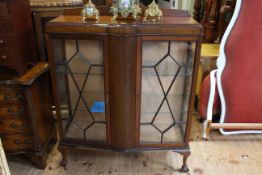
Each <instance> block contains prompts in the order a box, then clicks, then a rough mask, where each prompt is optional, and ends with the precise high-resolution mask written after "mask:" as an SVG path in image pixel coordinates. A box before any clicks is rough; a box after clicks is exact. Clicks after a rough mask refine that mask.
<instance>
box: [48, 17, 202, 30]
mask: <svg viewBox="0 0 262 175" xmlns="http://www.w3.org/2000/svg"><path fill="white" fill-rule="evenodd" d="M111 18H112V17H111V16H101V17H100V20H99V21H96V20H86V21H83V20H82V18H81V17H80V16H59V17H57V18H55V19H53V20H51V21H50V22H49V23H48V24H47V26H46V29H47V33H68V32H70V33H76V32H77V33H104V34H105V33H106V34H108V33H118V34H191V35H200V34H201V33H202V27H201V25H200V24H199V23H198V22H196V21H195V20H194V19H193V18H191V17H163V18H162V20H160V21H158V22H148V21H146V22H145V21H143V20H138V21H136V20H132V19H121V20H116V21H112V20H111Z"/></svg>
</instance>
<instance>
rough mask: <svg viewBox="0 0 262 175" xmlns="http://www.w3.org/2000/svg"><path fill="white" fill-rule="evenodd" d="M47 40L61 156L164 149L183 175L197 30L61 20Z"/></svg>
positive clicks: (167, 22)
mask: <svg viewBox="0 0 262 175" xmlns="http://www.w3.org/2000/svg"><path fill="white" fill-rule="evenodd" d="M46 32H47V40H48V54H49V63H50V68H51V77H52V82H53V83H52V84H53V96H54V98H55V106H56V113H57V118H58V125H59V126H60V127H59V130H60V134H61V142H60V148H61V150H63V151H65V152H66V150H68V149H70V148H83V147H84V148H87V147H89V148H98V149H110V150H120V151H142V150H161V149H168V150H173V151H175V152H178V153H180V154H182V155H183V166H182V169H181V170H182V171H184V172H185V171H187V170H188V168H187V165H186V160H187V158H188V156H189V154H190V148H189V144H188V141H189V133H190V125H191V116H192V110H193V108H192V107H193V102H194V96H195V95H194V92H195V91H194V88H195V82H196V77H197V75H196V74H197V68H198V64H199V52H200V44H201V38H202V36H203V31H202V27H201V26H200V24H199V23H197V22H196V21H195V20H194V19H192V18H190V17H163V19H162V20H160V21H158V22H144V21H142V20H138V21H134V20H130V19H127V20H117V21H112V20H111V17H110V16H101V18H100V20H99V21H93V20H91V21H85V22H84V21H82V19H81V17H80V16H60V17H58V18H56V19H54V20H52V21H50V22H49V23H48V24H47V26H46Z"/></svg>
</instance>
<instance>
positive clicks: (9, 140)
mask: <svg viewBox="0 0 262 175" xmlns="http://www.w3.org/2000/svg"><path fill="white" fill-rule="evenodd" d="M1 140H2V143H3V147H4V150H5V152H7V153H12V152H19V151H30V150H33V139H32V137H30V136H24V135H22V134H12V135H2V137H1Z"/></svg>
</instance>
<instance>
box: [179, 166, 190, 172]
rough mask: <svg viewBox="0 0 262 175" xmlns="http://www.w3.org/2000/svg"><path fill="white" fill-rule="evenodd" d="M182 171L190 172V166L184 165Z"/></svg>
mask: <svg viewBox="0 0 262 175" xmlns="http://www.w3.org/2000/svg"><path fill="white" fill-rule="evenodd" d="M180 171H181V172H182V173H187V172H189V169H188V167H187V165H183V166H182V167H181V170H180Z"/></svg>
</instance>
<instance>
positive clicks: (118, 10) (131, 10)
mask: <svg viewBox="0 0 262 175" xmlns="http://www.w3.org/2000/svg"><path fill="white" fill-rule="evenodd" d="M110 13H112V14H113V17H112V20H113V21H115V20H116V19H117V18H118V17H119V16H121V17H123V18H127V17H128V16H129V15H131V16H132V17H133V19H135V20H139V18H140V14H141V13H142V11H141V8H140V7H139V4H138V3H132V5H130V6H122V7H120V6H119V3H118V2H115V3H113V5H112V6H111V7H110Z"/></svg>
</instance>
